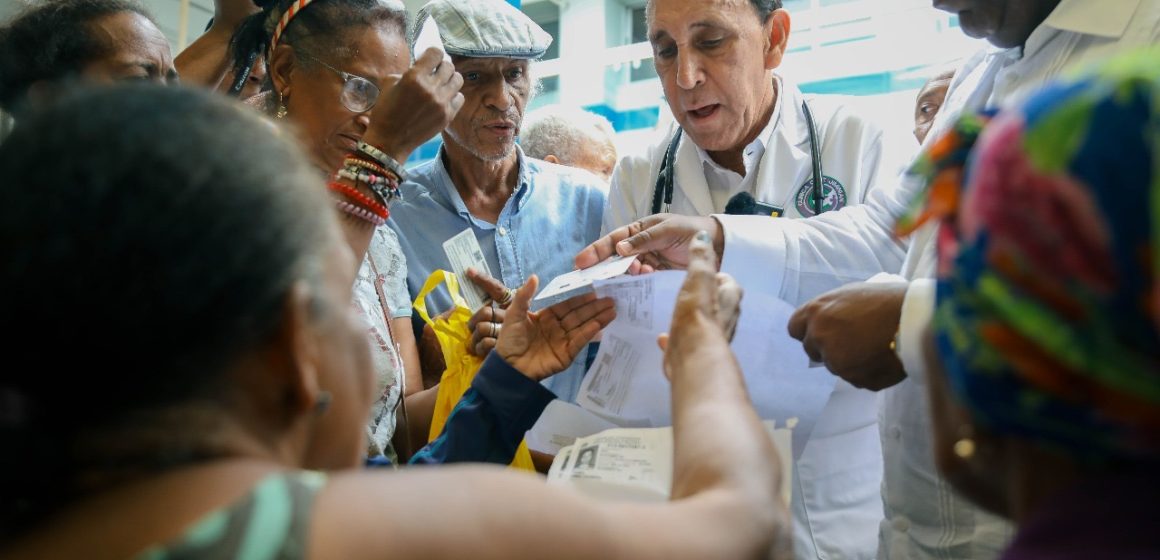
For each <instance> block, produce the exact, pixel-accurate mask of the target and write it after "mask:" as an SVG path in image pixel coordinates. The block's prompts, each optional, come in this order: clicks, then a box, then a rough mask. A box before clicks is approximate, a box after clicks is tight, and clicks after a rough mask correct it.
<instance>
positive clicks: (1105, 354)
mask: <svg viewBox="0 0 1160 560" xmlns="http://www.w3.org/2000/svg"><path fill="white" fill-rule="evenodd" d="M985 121H986V119H984V118H980V117H970V118H967V119H964V120H963V121H962V122H960V123H959V124H958V126H957V127H955V129H954V130H952V131H951V132H949V133H948V135H947V136H945V137H943V138H941V139H940V140H939V141H938V142H936V143H935V144H933V145H932V147H931V150H930V151H929V153H928V154H927V156H926V157H925V158H923V159H922V160H920V161H919V162H918V163H917V164H916V165H915V168H914V170H913V172H915V173H918V174H922V175H924V176H925V177H926V178H927V179H928V182H927V184H928V188H927V190H926V192H925V193H924V195H923V196H922V197H921V200H920V203H919V204H917V205H916V207H915V210H916V216H913V217H907V218H904V219H903V221H902V222H900V228H899V229H900V233H905V232H906V231H908V230H910V231H912V230H913V229H915V228H916V227H918V226H919V225H921V224H922V223H923V222H924V221H926V220H930V219H939V220H941V223H940V225H939V232H938V238H937V239H938V250H939V273H938V276H939V283H938V309H937V311H936V315H935V321H934V327H935V335H936V341H937V346H938V350H939V354H940V357H941V361H942V365H943V366H944V368H945V370H946V372H947V375H948V378H949V382H950V383H949V385H950V387H951V390H952V392H953V393H954V394H955V396H956V397H958V399H959V400H960V401H961V402H962V403H963V404H965V405H966V406H967V407H968V408H969V409H970V410H971V412H972V414H973V416H974V418H975V419H976V421H978V422H979V423H980V425H982V426H985V427H987V428H988V429H990V430H991V431H992V432H995V433H1001V434H1010V435H1015V436H1019V437H1022V438H1027V439H1030V440H1033V441H1036V442H1039V443H1041V444H1044V445H1047V446H1049V447H1052V448H1055V449H1057V450H1061V451H1064V452H1066V453H1068V454H1071V455H1073V456H1075V457H1077V458H1080V459H1082V460H1085V461H1102V460H1108V459H1140V458H1150V459H1157V458H1160V331H1158V326H1160V321H1158V318H1160V308H1158V303H1160V282H1157V280H1158V279H1160V275H1157V266H1160V258H1157V257H1158V255H1157V251H1158V249H1160V168H1158V166H1160V49H1150V50H1148V51H1143V52H1138V53H1134V54H1131V55H1129V56H1125V57H1121V58H1117V59H1115V60H1113V61H1111V62H1108V63H1105V64H1104V65H1103V66H1102V67H1101V68H1100V69H1099V70H1098V71H1097V72H1095V73H1094V74H1088V75H1085V76H1084V77H1082V78H1079V79H1078V80H1074V81H1069V82H1064V83H1058V84H1054V85H1051V86H1048V87H1047V88H1046V89H1044V90H1043V91H1041V92H1040V93H1038V94H1036V95H1035V96H1033V97H1032V98H1030V99H1029V100H1028V101H1027V102H1025V103H1023V104H1022V105H1020V106H1019V107H1017V108H1014V109H1012V110H1007V111H1004V112H1003V113H1000V114H999V115H998V116H995V117H994V119H993V120H991V121H990V122H989V123H986V122H985ZM984 124H986V127H985V130H984ZM980 130H981V132H980ZM976 139H977V140H978V141H977V143H976V142H975V141H976Z"/></svg>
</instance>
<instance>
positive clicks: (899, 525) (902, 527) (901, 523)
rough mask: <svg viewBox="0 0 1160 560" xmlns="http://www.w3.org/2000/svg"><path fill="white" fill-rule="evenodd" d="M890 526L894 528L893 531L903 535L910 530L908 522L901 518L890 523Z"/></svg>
mask: <svg viewBox="0 0 1160 560" xmlns="http://www.w3.org/2000/svg"><path fill="white" fill-rule="evenodd" d="M890 525H891V526H892V527H894V530H895V531H898V532H899V533H905V532H907V531H909V530H910V522H909V521H907V520H906V519H904V518H901V517H899V518H897V519H895V520H894V521H891V522H890Z"/></svg>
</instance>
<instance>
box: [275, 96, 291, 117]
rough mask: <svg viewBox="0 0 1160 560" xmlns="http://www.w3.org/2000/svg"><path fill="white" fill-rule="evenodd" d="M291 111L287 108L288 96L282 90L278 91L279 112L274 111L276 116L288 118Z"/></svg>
mask: <svg viewBox="0 0 1160 560" xmlns="http://www.w3.org/2000/svg"><path fill="white" fill-rule="evenodd" d="M289 112H290V110H289V109H287V108H286V98H285V97H284V96H283V95H282V92H278V112H276V113H274V118H275V119H282V118H286V115H287V114H288V113H289Z"/></svg>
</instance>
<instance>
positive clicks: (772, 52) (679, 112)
mask: <svg viewBox="0 0 1160 560" xmlns="http://www.w3.org/2000/svg"><path fill="white" fill-rule="evenodd" d="M648 15H649V25H648V34H649V41H650V42H651V43H652V46H653V54H654V59H655V62H656V68H657V74H659V75H660V78H661V83H662V85H663V86H664V91H665V97H666V98H667V99H668V102H669V107H670V108H671V109H672V111H673V116H675V117H676V119H677V122H679V123H680V124H681V127H683V128H684V130H685V133H686V134H688V135H689V136H690V137H692V138H693V141H694V142H696V143H697V145H698V146H701V147H702V148H704V149H705V150H708V151H723V150H730V149H735V148H739V147H741V146H742V145H743V142H745V141H747V140H749V139H751V137H752V136H754V135H756V133H757V131H759V130H760V129H761V127H762V126H763V125H764V121H765V119H766V118H767V116H768V115H769V113H770V111H771V110H772V106H773V99H774V97H773V96H774V90H773V85H772V81H771V77H770V74H769V70H770V69H772V68H775V67H777V66H778V65H779V64H780V63H781V55H782V51H781V48H782V45H784V37H783V36H784V35H785V34H787V33H788V31H789V27H788V25H789V20H788V16H786V15H785V12H777V13H775V15H774V16H775V17H774V16H771V17H770V18H769V19H768V20H767V21H766V22H765V23H764V24H763V23H762V22H761V20H760V19H759V18H758V15H757V10H756V9H755V8H754V7H753V5H752V4H751V3H750V1H749V0H651V1H650V2H649V4H648ZM783 24H784V27H781V25H783ZM775 27H776V29H775Z"/></svg>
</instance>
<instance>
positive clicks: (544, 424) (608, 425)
mask: <svg viewBox="0 0 1160 560" xmlns="http://www.w3.org/2000/svg"><path fill="white" fill-rule="evenodd" d="M647 427H649V423H648V420H643V419H635V420H634V419H624V418H605V417H603V416H600V415H599V414H597V413H595V412H592V411H591V410H585V409H583V408H580V407H579V406H576V405H574V404H572V403H567V402H564V401H561V400H554V401H552V402H551V403H549V404H548V407H547V408H545V409H544V412H543V413H541V414H540V419H539V420H537V421H536V424H535V425H534V426H532V429H531V430H528V433H527V436H526V439H525V441H527V443H528V448H529V449H532V450H535V451H539V452H542V453H547V454H549V455H557V454H559V453H560V450H561V449H563V448H564V447H566V446H569V445H572V442H574V441H576V438H581V437H584V436H590V435H592V434H597V433H600V432H603V431H605V430H611V429H614V428H647Z"/></svg>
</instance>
